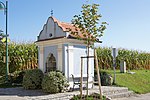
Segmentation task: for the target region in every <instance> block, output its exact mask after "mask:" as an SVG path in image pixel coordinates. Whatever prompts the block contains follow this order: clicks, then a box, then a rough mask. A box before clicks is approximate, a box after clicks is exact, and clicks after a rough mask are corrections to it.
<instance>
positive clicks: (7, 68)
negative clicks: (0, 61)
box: [5, 1, 9, 82]
mask: <svg viewBox="0 0 150 100" xmlns="http://www.w3.org/2000/svg"><path fill="white" fill-rule="evenodd" d="M7 6H8V1H6V8H5V14H6V82H8V74H9V67H8V41H7V40H8V33H7V15H8V12H7Z"/></svg>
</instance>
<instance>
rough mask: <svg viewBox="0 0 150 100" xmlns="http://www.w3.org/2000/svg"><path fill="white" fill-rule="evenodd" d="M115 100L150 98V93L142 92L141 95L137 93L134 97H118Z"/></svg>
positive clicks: (147, 99) (145, 99) (142, 99)
mask: <svg viewBox="0 0 150 100" xmlns="http://www.w3.org/2000/svg"><path fill="white" fill-rule="evenodd" d="M114 100H150V93H147V94H141V95H138V94H137V95H136V96H132V97H127V98H118V99H114Z"/></svg>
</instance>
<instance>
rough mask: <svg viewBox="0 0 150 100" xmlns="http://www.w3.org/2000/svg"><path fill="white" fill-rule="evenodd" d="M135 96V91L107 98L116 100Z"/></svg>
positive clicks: (115, 94)
mask: <svg viewBox="0 0 150 100" xmlns="http://www.w3.org/2000/svg"><path fill="white" fill-rule="evenodd" d="M133 95H134V92H133V91H127V92H121V93H114V94H111V95H106V96H107V97H109V98H111V99H114V100H116V99H117V98H123V97H130V96H133Z"/></svg>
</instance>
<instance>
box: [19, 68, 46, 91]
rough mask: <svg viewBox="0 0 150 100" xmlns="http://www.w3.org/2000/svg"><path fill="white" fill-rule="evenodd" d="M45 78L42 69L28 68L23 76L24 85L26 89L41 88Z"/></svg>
mask: <svg viewBox="0 0 150 100" xmlns="http://www.w3.org/2000/svg"><path fill="white" fill-rule="evenodd" d="M42 79H43V72H42V71H41V70H40V69H32V70H27V71H26V72H25V75H24V77H23V84H22V85H23V87H24V88H25V89H40V88H41V83H42Z"/></svg>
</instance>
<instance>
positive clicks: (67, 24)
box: [51, 16, 85, 38]
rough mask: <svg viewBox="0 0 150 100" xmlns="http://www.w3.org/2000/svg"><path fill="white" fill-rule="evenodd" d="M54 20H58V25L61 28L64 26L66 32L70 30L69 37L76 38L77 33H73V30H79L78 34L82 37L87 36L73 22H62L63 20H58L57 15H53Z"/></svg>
mask: <svg viewBox="0 0 150 100" xmlns="http://www.w3.org/2000/svg"><path fill="white" fill-rule="evenodd" d="M51 18H52V19H53V20H54V22H56V23H57V24H58V26H59V27H60V28H62V30H63V31H64V32H70V34H69V36H68V37H69V38H76V37H77V36H76V35H73V34H71V31H72V32H77V31H78V36H79V37H80V38H85V37H84V36H83V34H82V33H81V32H80V31H79V29H78V28H76V27H75V26H73V24H71V23H66V22H61V21H59V20H57V19H56V18H55V17H53V16H52V17H51ZM70 30H71V31H70Z"/></svg>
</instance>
